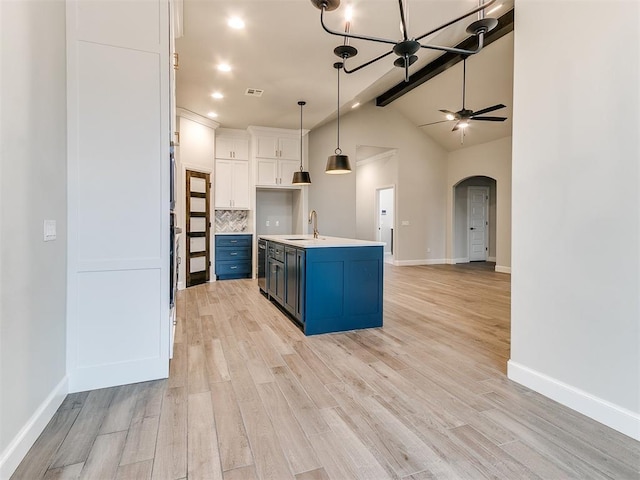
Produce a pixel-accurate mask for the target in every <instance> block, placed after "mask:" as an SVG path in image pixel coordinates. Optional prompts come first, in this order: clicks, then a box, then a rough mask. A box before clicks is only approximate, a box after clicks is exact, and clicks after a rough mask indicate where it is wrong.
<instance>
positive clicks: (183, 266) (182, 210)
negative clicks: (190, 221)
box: [175, 162, 216, 290]
mask: <svg viewBox="0 0 640 480" xmlns="http://www.w3.org/2000/svg"><path fill="white" fill-rule="evenodd" d="M180 167H181V168H180V173H181V178H180V179H176V185H180V189H181V191H180V192H176V199H178V201H181V202H184V203H183V204H182V205H180V206H179V205H178V204H177V203H176V209H175V211H176V213H178V215H179V218H178V222H179V224H180V225H181V228H182V231H183V232H184V233H183V236H184V241H183V242H180V249H181V252H179V253H180V255H181V258H182V259H184V261H182V262H180V265H179V266H178V268H179V269H180V277H179V278H180V280H181V281H179V282H178V289H179V290H180V289H181V287H182V288H186V286H187V245H186V243H187V242H188V241H189V237H188V235H187V233H188V232H187V170H191V171H192V172H197V173H206V174H209V183H210V184H211V186H210V187H209V216H210V217H211V218H209V221H210V222H211V227H210V228H209V237H208V238H207V242H208V246H209V261H210V263H211V265H210V266H209V280H208V281H209V282H215V281H216V275H215V248H213V245H214V243H213V239H214V230H215V228H214V223H215V205H214V198H215V190H214V187H215V184H214V178H213V175H214V170H213V168H208V167H205V166H202V165H196V164H193V163H183V162H180Z"/></svg>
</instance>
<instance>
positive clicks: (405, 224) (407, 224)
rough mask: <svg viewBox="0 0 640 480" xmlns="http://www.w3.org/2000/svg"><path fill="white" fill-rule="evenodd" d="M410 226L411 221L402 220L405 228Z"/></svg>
mask: <svg viewBox="0 0 640 480" xmlns="http://www.w3.org/2000/svg"><path fill="white" fill-rule="evenodd" d="M409 225H410V224H409V220H402V226H403V227H407V226H409Z"/></svg>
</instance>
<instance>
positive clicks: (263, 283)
mask: <svg viewBox="0 0 640 480" xmlns="http://www.w3.org/2000/svg"><path fill="white" fill-rule="evenodd" d="M258 286H259V287H260V290H261V291H262V292H263V293H265V294H266V293H267V241H266V240H263V239H262V238H259V239H258Z"/></svg>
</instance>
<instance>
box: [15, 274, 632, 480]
mask: <svg viewBox="0 0 640 480" xmlns="http://www.w3.org/2000/svg"><path fill="white" fill-rule="evenodd" d="M489 267H491V265H489ZM509 281H510V277H509V276H508V275H504V274H499V273H495V272H493V271H492V270H491V269H490V268H487V266H485V265H483V264H470V265H458V266H444V265H442V266H429V267H393V266H390V265H385V307H384V308H385V314H384V327H383V328H381V329H372V330H362V331H357V332H349V333H340V334H331V335H320V336H316V337H305V336H304V335H302V333H301V332H300V331H299V330H298V329H297V328H296V327H294V325H293V324H292V323H291V322H290V321H289V320H288V319H287V318H286V317H285V316H284V315H283V314H282V313H281V312H280V311H279V310H278V309H277V308H276V307H275V306H273V305H272V304H271V303H269V302H268V301H267V300H266V299H265V298H264V297H263V296H262V295H260V293H259V292H258V288H257V284H256V282H255V281H254V280H234V281H224V282H215V283H211V284H207V285H202V286H198V287H194V288H190V289H188V290H185V291H182V292H180V295H179V297H178V310H179V311H178V329H177V332H176V333H177V334H176V344H175V356H174V359H173V360H172V362H171V373H170V377H169V379H167V380H160V381H154V382H146V383H141V384H135V385H126V386H122V387H117V388H107V389H102V390H95V391H91V392H84V393H77V394H72V395H69V396H68V397H67V399H66V400H65V402H64V404H63V405H62V406H61V407H60V409H59V411H58V412H57V413H56V415H55V416H54V418H53V419H52V420H51V422H50V424H49V426H48V427H47V429H46V430H45V432H44V433H43V434H42V435H41V437H40V438H39V439H38V441H37V442H36V444H35V445H34V446H33V448H32V449H31V451H30V452H29V454H28V455H27V456H26V458H25V459H24V461H23V462H22V464H21V465H20V466H19V468H18V470H17V471H16V473H15V474H14V476H13V477H12V478H15V479H28V480H38V479H46V480H53V479H75V478H87V479H100V480H102V479H105V480H106V479H121V480H124V479H135V480H138V479H170V480H178V479H185V478H188V479H191V480H196V479H223V480H244V479H275V480H284V479H296V480H323V479H335V480H345V479H351V478H354V479H362V480H373V479H386V478H403V479H407V480H409V479H412V480H421V479H435V478H444V479H461V478H465V479H467V478H468V479H476V478H477V479H484V478H499V479H521V478H547V479H569V478H575V479H587V478H589V479H605V478H614V479H638V478H640V475H639V462H640V443H639V442H636V441H634V440H631V439H630V438H628V437H625V436H624V435H622V434H619V433H617V432H615V431H613V430H611V429H609V428H607V427H604V426H602V425H600V424H598V423H596V422H594V421H592V420H590V419H588V418H586V417H584V416H582V415H580V414H578V413H576V412H574V411H572V410H569V409H567V408H564V407H562V406H560V405H558V404H556V403H554V402H552V401H550V400H548V399H546V398H544V397H542V396H540V395H538V394H536V393H534V392H531V391H529V390H527V389H526V388H523V387H520V386H518V385H517V384H514V383H512V382H510V381H509V380H507V378H506V376H505V371H506V362H507V359H508V357H509V303H510V293H509V291H510V285H509ZM541 354H542V352H541Z"/></svg>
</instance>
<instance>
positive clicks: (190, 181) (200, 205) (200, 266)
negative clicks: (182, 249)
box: [185, 170, 211, 287]
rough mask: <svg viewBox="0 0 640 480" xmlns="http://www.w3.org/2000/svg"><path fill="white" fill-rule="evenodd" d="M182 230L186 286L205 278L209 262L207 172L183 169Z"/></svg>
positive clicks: (202, 281)
mask: <svg viewBox="0 0 640 480" xmlns="http://www.w3.org/2000/svg"><path fill="white" fill-rule="evenodd" d="M186 179H187V182H186V183H187V185H186V187H187V188H186V189H185V190H186V192H187V198H186V215H185V216H186V230H187V242H186V243H187V245H186V252H187V255H186V256H187V258H186V261H187V264H186V268H185V270H186V273H187V275H186V276H187V287H192V286H193V285H199V284H201V283H205V282H208V281H209V265H210V264H211V255H210V246H209V238H210V235H209V229H210V223H209V218H210V215H209V214H210V207H209V205H210V191H211V184H210V183H209V174H208V173H201V172H194V171H192V170H187V172H186Z"/></svg>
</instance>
